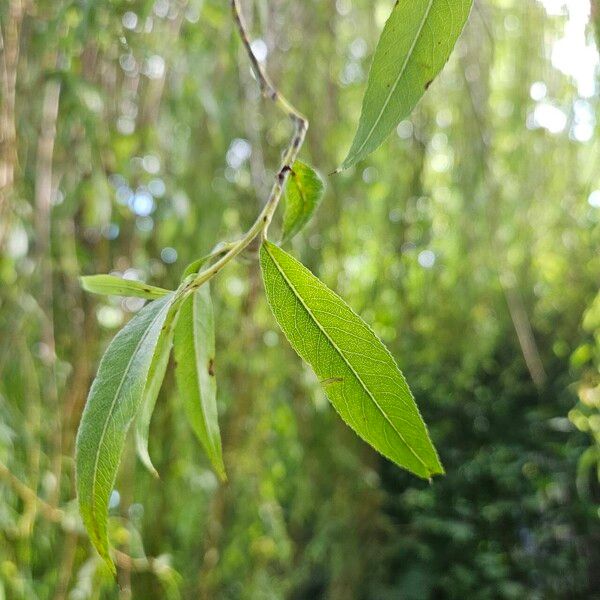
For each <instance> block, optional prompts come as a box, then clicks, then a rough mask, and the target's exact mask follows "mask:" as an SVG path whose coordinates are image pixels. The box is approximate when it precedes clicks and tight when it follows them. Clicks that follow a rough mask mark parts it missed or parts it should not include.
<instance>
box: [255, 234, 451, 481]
mask: <svg viewBox="0 0 600 600" xmlns="http://www.w3.org/2000/svg"><path fill="white" fill-rule="evenodd" d="M260 262H261V268H262V273H263V280H264V284H265V291H266V294H267V298H268V300H269V304H270V306H271V310H272V311H273V314H274V315H275V318H276V319H277V322H278V323H279V325H280V327H281V329H282V330H283V332H284V333H285V335H286V337H287V339H288V340H289V342H290V343H291V345H292V347H293V348H294V349H295V350H296V352H297V353H298V354H299V355H300V356H301V357H302V358H303V359H304V360H305V361H306V362H307V363H308V364H310V366H311V367H312V368H313V370H314V371H315V373H316V375H317V377H318V378H319V380H320V381H321V382H322V385H323V389H324V391H325V393H326V394H327V396H328V398H329V400H330V401H331V403H332V404H333V406H334V408H335V409H336V410H337V412H338V413H339V415H340V416H341V417H342V419H343V420H344V421H345V422H346V423H347V424H348V425H349V426H350V427H351V428H352V429H353V430H354V431H355V432H356V433H357V434H358V435H359V436H360V437H361V438H362V439H363V440H364V441H366V442H367V443H368V444H370V445H371V446H372V447H373V448H375V450H377V451H378V452H380V453H381V454H383V455H384V456H385V457H387V458H388V459H390V460H391V461H393V462H394V463H396V464H397V465H399V466H400V467H403V468H405V469H407V470H408V471H410V472H412V473H414V474H415V475H417V476H419V477H421V478H423V479H430V478H431V476H432V475H437V474H442V473H443V471H444V470H443V467H442V465H441V463H440V460H439V458H438V455H437V452H436V451H435V448H434V446H433V444H432V443H431V440H430V438H429V434H428V432H427V428H426V426H425V423H424V422H423V419H422V418H421V415H420V413H419V410H418V408H417V405H416V404H415V401H414V399H413V396H412V394H411V392H410V389H409V387H408V385H407V383H406V380H405V379H404V376H403V375H402V373H401V372H400V370H399V369H398V367H397V365H396V363H395V361H394V359H393V358H392V356H391V354H390V353H389V352H388V350H387V349H386V348H385V346H384V345H383V344H382V342H381V341H380V340H379V338H377V336H376V335H375V334H374V333H373V331H372V330H371V329H370V328H369V326H368V325H367V324H366V323H365V322H364V321H363V320H362V319H361V318H360V317H359V316H358V315H357V314H356V313H354V312H353V311H352V309H351V308H350V307H349V306H348V305H347V304H346V303H345V302H344V301H343V300H342V299H341V298H340V297H339V296H337V295H336V294H335V293H334V292H332V291H331V290H330V289H328V288H327V287H326V286H325V284H323V283H322V282H321V281H319V279H317V278H316V277H315V276H314V275H313V274H312V273H311V272H310V271H309V270H308V269H307V268H306V267H304V266H303V265H302V264H301V263H299V262H298V261H297V260H296V259H295V258H293V257H292V256H290V255H289V254H287V253H286V252H284V251H283V250H282V249H281V248H279V247H277V246H275V245H274V244H272V243H270V242H265V243H263V246H262V248H261V251H260Z"/></svg>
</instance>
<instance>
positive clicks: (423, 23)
mask: <svg viewBox="0 0 600 600" xmlns="http://www.w3.org/2000/svg"><path fill="white" fill-rule="evenodd" d="M434 2H435V0H429V6H428V7H427V10H426V11H425V15H424V16H423V20H422V21H421V24H420V25H419V30H418V31H417V35H415V39H414V40H413V43H412V45H411V47H410V50H409V51H408V54H407V55H406V60H405V61H404V64H403V65H402V68H401V69H400V73H399V74H398V77H397V78H396V81H395V82H394V85H393V86H392V87H391V89H390V92H389V94H388V96H387V98H386V99H385V102H384V103H383V106H382V108H381V110H380V111H379V115H377V118H376V119H375V122H374V123H373V126H372V127H371V130H370V131H369V133H368V134H367V136H366V137H365V140H364V141H363V143H362V144H361V146H360V148H358V149H357V151H356V153H355V154H356V155H358V154H360V153H361V152H362V150H363V148H364V147H365V146H366V144H367V142H368V141H369V140H370V139H371V136H372V135H373V132H374V131H375V128H376V127H377V125H379V122H380V121H381V117H382V116H383V113H384V112H385V109H386V108H387V107H388V105H389V103H390V100H391V98H392V96H393V95H394V94H395V92H396V89H397V87H398V85H399V84H400V80H401V79H402V77H404V73H405V72H406V67H407V66H408V62H409V61H410V59H411V57H412V54H413V52H414V50H415V47H416V45H417V42H418V41H419V39H420V37H421V33H422V32H423V28H424V27H425V23H426V22H427V19H428V18H429V14H430V13H431V9H432V8H433V3H434ZM394 10H395V8H394Z"/></svg>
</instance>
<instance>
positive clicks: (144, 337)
mask: <svg viewBox="0 0 600 600" xmlns="http://www.w3.org/2000/svg"><path fill="white" fill-rule="evenodd" d="M168 307H169V304H166V305H165V307H164V308H162V309H161V310H160V311H159V312H158V313H157V315H156V316H155V317H154V318H153V319H152V322H151V323H150V325H149V326H148V328H147V329H146V331H145V332H144V334H143V335H142V337H141V338H140V340H139V342H138V343H137V345H136V347H135V350H134V351H133V352H132V354H131V357H130V358H129V361H128V363H127V366H126V367H125V371H123V377H122V378H121V381H120V382H119V387H118V388H117V391H116V392H115V394H114V397H113V399H112V402H111V405H110V409H109V411H108V415H107V416H106V420H105V421H104V426H103V427H102V433H101V434H100V440H99V442H98V449H97V450H96V456H95V459H94V468H93V470H92V502H91V513H92V519H93V524H94V529H95V531H96V535H97V536H98V537H100V531H99V529H98V525H97V522H96V516H97V514H96V511H97V508H96V500H95V499H96V480H97V478H96V474H97V472H98V463H99V461H100V450H101V448H102V447H103V445H104V439H105V437H106V431H107V429H108V423H109V421H110V418H111V416H112V413H113V410H114V408H115V405H116V403H117V398H118V397H119V394H120V392H121V388H122V387H123V383H124V382H125V380H126V379H127V376H128V375H129V369H130V368H131V364H132V363H133V359H134V358H135V356H136V355H137V353H138V351H139V349H140V347H141V345H142V343H143V342H144V341H145V340H146V338H147V337H148V335H149V333H150V331H151V329H152V327H153V326H154V324H155V323H156V321H157V319H158V318H159V317H160V315H161V314H162V312H163V310H164V309H165V308H168Z"/></svg>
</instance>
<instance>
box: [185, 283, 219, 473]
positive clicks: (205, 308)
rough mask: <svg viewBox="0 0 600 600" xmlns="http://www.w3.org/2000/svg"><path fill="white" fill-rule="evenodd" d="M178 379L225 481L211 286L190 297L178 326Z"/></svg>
mask: <svg viewBox="0 0 600 600" xmlns="http://www.w3.org/2000/svg"><path fill="white" fill-rule="evenodd" d="M175 379H176V380H177V387H178V389H179V393H180V394H181V396H182V399H183V403H184V407H185V410H186V413H187V417H188V419H189V421H190V424H191V426H192V429H193V430H194V433H195V434H196V437H197V438H198V440H199V441H200V443H201V444H202V446H203V448H204V450H205V452H206V454H207V455H208V458H209V460H210V462H211V464H212V465H213V467H214V469H215V471H216V473H217V475H218V476H219V478H220V479H221V480H223V481H224V480H225V479H226V478H227V477H226V475H225V466H224V464H223V452H222V449H221V433H220V431H219V421H218V414H217V383H216V378H215V323H214V314H213V307H212V300H211V296H210V287H209V285H208V283H205V284H204V285H202V286H201V287H199V288H198V289H197V290H196V291H195V292H194V293H193V294H190V296H188V297H187V298H186V299H185V300H184V302H183V304H182V306H181V309H180V311H179V317H178V319H177V325H176V326H175Z"/></svg>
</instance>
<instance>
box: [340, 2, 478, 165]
mask: <svg viewBox="0 0 600 600" xmlns="http://www.w3.org/2000/svg"><path fill="white" fill-rule="evenodd" d="M472 4H473V0H399V1H398V2H396V4H395V6H394V8H393V10H392V14H391V16H390V18H389V19H388V21H387V23H386V24H385V27H384V29H383V33H382V34H381V38H380V40H379V43H378V45H377V49H376V51H375V56H374V58H373V65H372V66H371V72H370V73H369V81H368V84H367V91H366V93H365V97H364V99H363V105H362V112H361V115H360V121H359V125H358V131H357V132H356V135H355V137H354V141H353V142H352V146H351V148H350V151H349V153H348V156H347V157H346V159H345V160H344V162H343V163H342V166H341V167H340V170H343V169H347V168H348V167H350V166H352V165H353V164H355V163H356V162H358V161H359V160H362V159H363V158H364V157H365V156H367V155H368V154H370V153H371V152H373V150H375V149H376V148H377V147H379V146H380V145H381V143H382V142H383V141H384V140H385V138H386V137H387V136H388V135H389V133H390V132H391V131H392V130H393V129H394V128H395V127H396V126H397V125H398V123H399V122H400V121H401V120H402V119H404V118H405V117H407V116H408V115H409V114H410V113H411V111H412V110H413V108H414V107H415V105H416V104H417V102H418V101H419V99H420V98H421V96H422V95H423V94H424V93H425V90H427V88H428V87H429V85H430V84H431V82H432V81H433V80H434V79H435V77H436V76H437V75H438V73H439V72H440V71H441V70H442V68H443V67H444V65H445V64H446V62H447V60H448V58H449V56H450V53H451V52H452V49H453V48H454V45H455V44H456V41H457V40H458V37H459V35H460V33H461V31H462V30H463V27H464V25H465V22H466V20H467V18H468V16H469V12H470V10H471V6H472Z"/></svg>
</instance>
